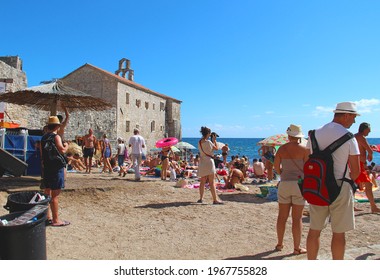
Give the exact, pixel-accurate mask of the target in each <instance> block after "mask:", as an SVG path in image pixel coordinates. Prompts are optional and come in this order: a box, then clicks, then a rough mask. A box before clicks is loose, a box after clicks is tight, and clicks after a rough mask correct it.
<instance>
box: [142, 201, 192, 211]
mask: <svg viewBox="0 0 380 280" xmlns="http://www.w3.org/2000/svg"><path fill="white" fill-rule="evenodd" d="M195 204H196V203H194V202H186V201H184V202H168V203H152V204H147V205H143V206H136V207H135V208H151V209H163V208H171V207H182V206H190V205H195Z"/></svg>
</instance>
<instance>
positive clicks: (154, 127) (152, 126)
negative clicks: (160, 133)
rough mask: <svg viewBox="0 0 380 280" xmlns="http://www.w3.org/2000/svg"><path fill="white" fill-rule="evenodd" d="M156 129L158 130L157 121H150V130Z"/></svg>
mask: <svg viewBox="0 0 380 280" xmlns="http://www.w3.org/2000/svg"><path fill="white" fill-rule="evenodd" d="M154 131H156V122H155V121H152V122H151V123H150V132H154Z"/></svg>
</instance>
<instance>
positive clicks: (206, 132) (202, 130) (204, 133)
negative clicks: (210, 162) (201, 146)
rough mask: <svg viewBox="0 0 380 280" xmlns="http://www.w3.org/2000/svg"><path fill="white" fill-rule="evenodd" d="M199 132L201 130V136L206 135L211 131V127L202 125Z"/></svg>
mask: <svg viewBox="0 0 380 280" xmlns="http://www.w3.org/2000/svg"><path fill="white" fill-rule="evenodd" d="M200 132H201V134H202V136H203V137H205V136H207V134H210V133H211V129H209V128H208V127H206V126H202V127H201V131H200Z"/></svg>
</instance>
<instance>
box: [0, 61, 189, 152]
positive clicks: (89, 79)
mask: <svg viewBox="0 0 380 280" xmlns="http://www.w3.org/2000/svg"><path fill="white" fill-rule="evenodd" d="M0 60H2V59H1V58H0ZM20 61H21V60H20ZM0 63H1V61H0ZM3 64H4V63H3ZM3 64H0V78H3V77H4V78H13V79H14V80H17V81H19V82H17V83H20V85H19V86H13V87H12V88H10V90H9V91H16V90H19V89H22V88H25V87H26V75H25V73H24V72H22V63H20V62H19V64H17V63H16V64H12V65H8V66H10V67H11V68H12V69H10V68H9V67H8V66H4V65H3ZM17 67H18V68H17ZM2 68H4V69H8V68H9V69H8V70H6V71H3V70H2ZM12 71H13V72H14V73H13V72H12ZM17 75H20V77H17ZM23 77H24V81H25V82H24V83H22V81H23ZM133 78H134V72H133V70H132V69H130V61H129V60H127V59H122V60H120V61H119V66H118V69H117V70H116V71H115V73H111V72H108V71H106V70H103V69H101V68H98V67H96V66H93V65H91V64H85V65H83V66H81V67H79V68H78V69H76V70H74V71H73V72H71V73H69V74H68V75H66V76H64V77H63V78H62V79H61V80H62V81H63V83H64V85H66V86H69V87H72V88H74V89H78V90H80V91H83V92H85V93H87V94H90V95H92V96H94V97H98V98H101V99H104V100H106V101H108V102H109V103H111V104H112V105H113V108H112V109H110V110H105V111H98V112H94V111H84V112H72V113H70V121H69V124H68V127H67V128H66V130H65V138H66V139H74V138H75V137H76V136H82V135H84V134H86V133H87V131H88V129H89V128H92V129H93V130H94V133H95V135H96V136H97V137H98V138H99V137H101V136H102V135H103V133H105V134H107V136H108V137H109V139H111V140H115V139H116V138H117V137H122V138H124V139H128V138H129V137H130V136H131V135H132V134H133V129H134V128H139V129H140V134H141V135H142V136H143V137H144V138H145V139H146V140H147V147H148V149H150V148H153V147H154V145H155V142H156V141H157V140H158V139H160V138H163V137H176V138H178V139H181V137H182V135H181V134H182V131H181V103H182V101H180V100H177V99H175V98H172V97H169V96H166V95H164V94H161V93H158V92H155V91H153V90H150V89H148V88H146V87H144V86H142V85H140V84H138V83H136V82H134V80H133ZM7 91H8V90H7ZM15 107H26V106H18V105H11V104H7V111H8V113H9V114H10V115H12V116H13V118H14V119H18V120H20V121H21V125H22V126H25V127H28V128H41V127H42V126H43V125H44V123H45V122H46V119H47V116H48V112H43V111H41V112H38V111H37V110H34V109H31V107H27V109H24V110H19V109H13V108H15ZM58 113H59V114H63V113H62V112H58Z"/></svg>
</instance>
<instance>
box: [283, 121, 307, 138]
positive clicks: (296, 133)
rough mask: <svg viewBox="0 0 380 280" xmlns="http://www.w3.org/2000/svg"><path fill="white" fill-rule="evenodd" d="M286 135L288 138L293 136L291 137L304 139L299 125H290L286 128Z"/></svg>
mask: <svg viewBox="0 0 380 280" xmlns="http://www.w3.org/2000/svg"><path fill="white" fill-rule="evenodd" d="M286 133H287V134H288V135H289V136H293V137H297V138H301V137H304V135H303V133H302V128H301V126H300V125H295V124H291V125H290V126H289V127H288V129H287V130H286Z"/></svg>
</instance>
